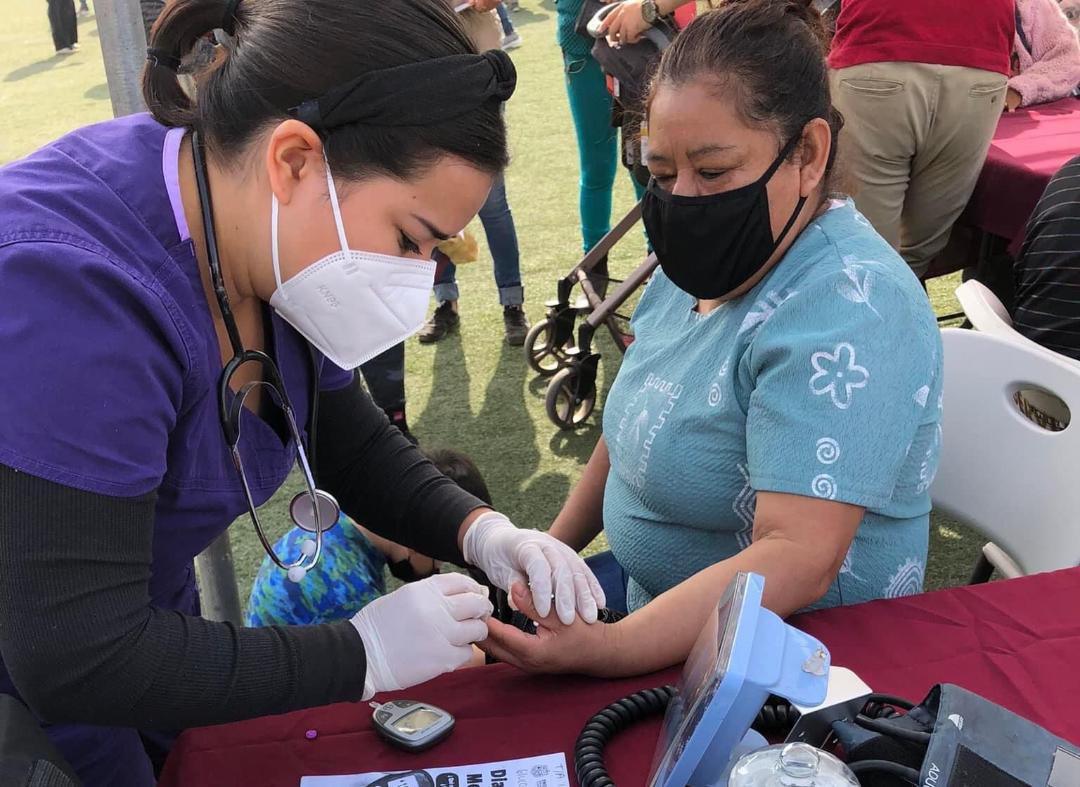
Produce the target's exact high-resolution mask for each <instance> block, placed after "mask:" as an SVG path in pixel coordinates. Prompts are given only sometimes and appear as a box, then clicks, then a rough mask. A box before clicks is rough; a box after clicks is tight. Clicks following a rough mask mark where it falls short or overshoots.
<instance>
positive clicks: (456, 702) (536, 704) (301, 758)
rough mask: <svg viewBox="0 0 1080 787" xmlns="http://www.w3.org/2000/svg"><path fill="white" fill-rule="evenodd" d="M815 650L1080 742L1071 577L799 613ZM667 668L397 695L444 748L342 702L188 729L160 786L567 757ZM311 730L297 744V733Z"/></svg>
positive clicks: (465, 675)
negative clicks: (590, 727) (964, 695)
mask: <svg viewBox="0 0 1080 787" xmlns="http://www.w3.org/2000/svg"><path fill="white" fill-rule="evenodd" d="M794 622H795V623H797V624H798V625H799V627H800V628H803V629H805V630H806V631H808V632H810V633H812V634H813V635H815V636H816V637H818V638H820V639H821V640H822V641H823V642H825V643H826V644H827V645H828V646H829V648H830V649H831V651H832V655H833V663H834V664H838V665H843V666H848V667H851V668H852V669H854V670H855V671H856V672H857V673H858V674H859V675H860V676H861V677H862V678H863V679H864V680H865V681H866V682H867V683H869V684H870V686H872V687H873V688H874V689H875V690H877V691H883V692H889V693H893V694H898V695H900V696H903V697H908V698H910V699H913V700H919V699H922V697H923V696H924V695H925V694H926V692H927V690H928V689H929V688H930V687H931V686H932V685H933V684H934V683H940V682H951V683H957V684H960V685H962V686H965V687H967V688H968V689H971V690H972V691H975V692H977V693H979V694H982V695H983V696H985V697H988V698H989V699H991V700H993V701H995V702H998V703H1000V704H1002V705H1004V706H1006V707H1008V708H1010V709H1012V710H1013V711H1015V712H1017V713H1020V714H1022V715H1024V716H1026V717H1028V718H1030V719H1032V720H1034V721H1036V722H1038V723H1039V724H1042V725H1043V726H1045V727H1047V728H1048V729H1049V730H1051V731H1052V732H1054V733H1056V734H1058V735H1061V736H1062V737H1065V738H1067V739H1069V740H1071V741H1073V742H1075V743H1078V744H1080V714H1078V713H1077V712H1076V702H1077V698H1080V569H1070V570H1067V571H1058V572H1054V573H1050V574H1041V575H1036V576H1033V577H1027V578H1024V579H1016V580H1011V581H1007V582H995V583H992V584H989V585H981V586H976V587H971V588H957V589H952V590H946V591H941V592H938V593H928V594H925V595H921V596H913V597H910V598H906V599H897V600H892V601H875V602H870V603H868V604H860V605H857V606H852V607H846V608H841V609H834V610H827V611H824V612H818V613H813V614H810V615H804V616H801V617H799V618H796V619H795V621H794ZM675 677H676V672H675V671H674V670H672V671H668V672H666V673H662V674H659V675H653V676H647V677H642V678H635V679H633V680H623V681H601V680H588V679H584V678H571V677H529V676H526V675H523V674H521V673H519V672H517V671H515V670H513V669H511V668H509V667H506V666H501V665H500V666H495V667H484V668H482V669H478V670H471V671H465V672H460V673H457V674H455V675H448V676H444V677H443V678H440V679H438V680H436V681H432V682H431V683H430V684H427V685H426V686H423V687H419V688H414V689H412V690H410V691H408V692H403V693H402V694H400V695H396V696H404V695H407V696H410V697H412V698H417V699H423V700H426V701H428V702H432V703H434V704H436V705H439V706H441V707H443V708H446V709H447V710H449V711H451V712H452V713H453V714H454V715H455V716H456V717H457V728H456V730H455V732H454V734H453V735H452V736H451V738H450V739H449V740H447V741H446V742H445V743H443V744H440V745H439V746H437V747H436V748H434V749H432V750H430V751H428V752H425V753H422V754H417V755H409V754H404V753H401V752H397V751H395V750H393V749H391V748H389V747H388V746H387V745H386V744H384V743H383V742H381V740H380V739H379V738H377V737H376V735H375V733H374V732H373V731H372V729H371V722H370V718H371V711H370V709H369V708H368V707H367V706H366V705H364V704H355V705H349V704H342V705H332V706H329V707H325V708H318V709H314V710H310V711H300V712H297V713H291V714H287V715H284V716H275V717H269V718H264V719H255V720H252V721H248V722H242V723H238V724H228V725H222V726H218V727H206V728H202V729H196V730H189V731H188V732H186V733H184V734H183V735H182V736H181V737H180V740H179V741H178V742H177V745H176V748H175V749H174V751H173V754H172V756H171V757H170V759H169V762H168V764H167V766H166V770H165V774H163V777H162V780H161V785H162V787H177V786H178V785H183V787H201V785H213V786H214V787H216V786H217V785H223V786H225V785H228V787H244V786H245V785H253V786H254V785H258V787H296V785H297V784H298V783H299V779H300V777H301V776H302V775H310V774H333V773H357V772H363V771H368V770H405V769H409V768H412V767H423V766H437V765H455V764H457V765H460V764H468V763H477V762H486V761H491V760H498V759H505V758H514V757H524V756H528V755H534V754H548V753H552V752H557V751H564V752H566V754H567V762H568V764H572V759H571V753H572V750H573V743H574V739H575V738H576V737H577V734H578V732H579V730H580V729H581V727H582V725H583V724H584V723H585V722H586V721H587V720H588V718H589V717H590V716H591V715H592V714H593V713H595V712H596V711H597V710H598V709H599V708H601V707H602V706H604V705H606V704H607V703H609V702H611V701H613V700H615V699H617V698H618V697H621V696H623V695H625V694H627V693H630V692H631V691H634V690H636V689H638V688H643V687H646V686H654V685H658V684H661V683H665V682H670V681H671V680H673V679H674V678H675ZM658 729H659V721H654V722H652V723H643V724H640V725H638V726H637V727H636V728H634V729H631V730H629V731H627V732H626V733H624V734H622V735H621V736H619V738H618V739H616V740H615V741H614V742H613V744H612V746H611V748H610V750H609V762H610V763H611V771H612V776H613V777H614V779H615V781H616V782H617V783H618V784H621V785H635V784H642V783H644V781H645V780H646V778H647V775H648V770H649V766H650V762H651V759H652V755H653V747H654V745H655V741H656V737H657V734H658ZM308 730H316V731H317V733H318V736H317V737H316V738H315V739H314V740H308V739H307V738H306V736H305V733H306V732H307V731H308Z"/></svg>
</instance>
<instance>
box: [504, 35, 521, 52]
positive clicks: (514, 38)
mask: <svg viewBox="0 0 1080 787" xmlns="http://www.w3.org/2000/svg"><path fill="white" fill-rule="evenodd" d="M524 43H525V40H524V39H523V38H522V37H521V33H519V32H518V31H517V30H515V31H514V32H513V33H511V34H510V35H508V36H503V40H502V48H503V50H510V49H517V48H518V47H519V46H521V45H522V44H524Z"/></svg>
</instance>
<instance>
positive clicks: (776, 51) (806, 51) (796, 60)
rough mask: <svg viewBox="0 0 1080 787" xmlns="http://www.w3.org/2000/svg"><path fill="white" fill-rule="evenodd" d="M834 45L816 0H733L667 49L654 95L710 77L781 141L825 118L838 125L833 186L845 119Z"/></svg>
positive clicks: (741, 110)
mask: <svg viewBox="0 0 1080 787" xmlns="http://www.w3.org/2000/svg"><path fill="white" fill-rule="evenodd" d="M827 50H828V33H827V31H826V28H825V24H824V22H823V21H822V19H821V16H820V15H819V14H818V12H817V11H816V10H815V9H814V8H813V7H812V6H811V4H810V0H727V1H726V2H725V3H724V4H723V5H721V6H720V7H719V8H717V9H715V10H713V11H709V12H708V13H705V14H703V15H702V16H699V17H698V18H696V19H695V20H694V21H693V22H692V23H690V25H688V26H687V28H686V29H685V30H684V31H683V32H682V33H680V34H679V35H678V36H677V37H676V39H675V41H674V43H672V45H671V46H670V47H668V49H667V50H666V51H665V52H664V55H663V57H662V58H661V60H660V65H659V66H658V68H657V72H656V76H655V78H654V79H653V83H652V88H651V90H650V102H651V99H652V96H654V95H655V94H656V91H657V89H658V88H659V87H661V86H663V85H665V84H670V85H685V84H688V83H690V82H695V81H698V80H704V81H707V82H710V83H712V84H713V85H715V86H716V87H717V89H719V90H722V91H724V96H725V97H726V98H732V99H733V100H734V105H735V107H736V109H737V110H738V112H739V113H740V115H741V116H742V117H743V119H744V120H745V121H746V122H747V123H748V124H749V125H752V126H765V127H767V128H769V129H771V130H772V131H773V132H774V133H775V134H776V136H777V138H778V145H779V146H780V147H782V146H783V145H785V144H786V143H787V142H788V141H789V140H791V139H792V138H794V137H796V136H798V135H799V134H800V133H801V132H802V129H803V127H804V126H805V125H806V124H807V122H809V121H810V120H812V119H813V118H823V119H825V120H826V121H827V122H828V123H829V127H830V128H831V129H832V151H831V152H830V156H829V163H828V167H827V169H826V172H825V176H824V178H823V182H824V183H825V184H826V185H828V184H829V175H830V173H831V171H832V168H833V163H834V160H835V154H836V138H837V134H838V133H839V131H840V128H841V126H842V125H843V118H842V117H841V116H840V113H839V112H838V111H837V110H836V109H835V108H834V107H833V106H832V100H831V98H830V95H829V73H828V67H827V66H826V63H825V53H826V51H827Z"/></svg>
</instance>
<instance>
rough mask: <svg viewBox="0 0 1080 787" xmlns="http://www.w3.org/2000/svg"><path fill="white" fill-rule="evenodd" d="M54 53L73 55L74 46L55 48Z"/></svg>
mask: <svg viewBox="0 0 1080 787" xmlns="http://www.w3.org/2000/svg"><path fill="white" fill-rule="evenodd" d="M56 54H58V55H74V54H75V47H74V46H65V47H64V48H63V49H57V50H56Z"/></svg>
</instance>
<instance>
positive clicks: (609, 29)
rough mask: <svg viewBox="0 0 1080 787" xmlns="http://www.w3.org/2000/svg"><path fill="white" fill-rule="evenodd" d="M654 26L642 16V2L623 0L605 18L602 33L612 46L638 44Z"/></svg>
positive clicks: (601, 28)
mask: <svg viewBox="0 0 1080 787" xmlns="http://www.w3.org/2000/svg"><path fill="white" fill-rule="evenodd" d="M650 27H652V25H650V24H649V23H648V22H646V21H645V17H644V16H642V15H641V0H623V2H621V3H619V7H618V8H616V9H615V10H614V11H612V12H611V13H609V14H608V15H607V16H606V17H605V18H604V23H603V24H602V25H601V26H600V30H601V32H602V33H603V34H604V36H605V37H606V38H607V40H608V43H609V44H611V45H612V46H617V45H619V44H636V43H637V42H638V41H639V40H641V36H642V34H643V33H644V32H645V31H646V30H648V29H649V28H650Z"/></svg>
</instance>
